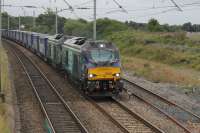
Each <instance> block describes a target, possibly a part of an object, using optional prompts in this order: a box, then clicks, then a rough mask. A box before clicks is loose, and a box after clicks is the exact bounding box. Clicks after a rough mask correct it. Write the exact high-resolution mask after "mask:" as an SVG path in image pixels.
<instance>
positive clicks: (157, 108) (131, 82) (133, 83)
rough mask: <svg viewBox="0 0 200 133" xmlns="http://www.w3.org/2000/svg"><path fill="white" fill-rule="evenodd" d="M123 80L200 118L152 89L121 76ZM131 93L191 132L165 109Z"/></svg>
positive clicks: (188, 131) (199, 118) (189, 132)
mask: <svg viewBox="0 0 200 133" xmlns="http://www.w3.org/2000/svg"><path fill="white" fill-rule="evenodd" d="M123 80H124V81H125V82H128V83H129V84H131V85H133V86H135V87H138V88H140V89H142V90H144V91H145V92H146V93H148V94H151V95H153V96H155V97H157V98H159V99H160V100H162V101H163V102H165V103H167V104H169V105H173V106H175V107H177V108H179V109H181V110H182V111H185V112H186V113H188V114H190V115H192V116H193V117H195V118H197V119H198V120H200V117H199V116H198V115H196V114H194V113H192V112H191V111H189V110H187V109H185V108H183V107H181V106H180V105H178V104H176V103H174V102H172V101H169V100H168V99H166V98H164V97H162V96H160V95H158V94H155V93H154V92H152V91H150V90H147V89H145V88H144V87H142V86H140V85H138V84H137V83H135V82H133V81H130V80H128V79H125V78H123ZM124 90H125V91H128V90H129V89H126V88H124ZM131 95H133V96H135V97H137V98H138V99H140V100H141V101H143V102H144V103H146V104H148V105H150V106H151V107H153V108H154V109H156V110H157V111H159V112H160V113H163V114H164V115H165V116H166V117H168V118H169V119H170V120H172V121H173V122H174V123H176V124H177V125H178V126H180V127H181V128H182V129H184V130H185V132H187V133H192V132H191V131H190V130H189V129H188V128H187V127H185V126H184V125H183V124H182V123H180V122H179V121H178V120H177V119H175V118H174V117H173V116H170V115H169V114H168V113H166V112H165V111H163V110H162V109H160V108H159V107H156V106H155V105H153V104H152V103H150V102H149V101H147V100H145V99H144V98H142V97H140V96H138V95H136V94H134V93H131Z"/></svg>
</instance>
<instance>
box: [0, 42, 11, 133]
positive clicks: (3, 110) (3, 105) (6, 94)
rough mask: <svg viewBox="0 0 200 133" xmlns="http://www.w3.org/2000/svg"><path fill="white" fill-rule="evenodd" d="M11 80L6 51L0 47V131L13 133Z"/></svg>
mask: <svg viewBox="0 0 200 133" xmlns="http://www.w3.org/2000/svg"><path fill="white" fill-rule="evenodd" d="M11 88H12V86H11V79H10V71H9V62H8V56H7V53H6V50H5V49H4V48H3V46H1V45H0V90H1V92H0V93H1V101H0V131H1V132H2V133H11V132H12V131H13V127H14V124H13V123H14V111H13V103H12V98H13V97H12V90H11Z"/></svg>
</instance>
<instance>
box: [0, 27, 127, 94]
mask: <svg viewBox="0 0 200 133" xmlns="http://www.w3.org/2000/svg"><path fill="white" fill-rule="evenodd" d="M2 36H3V38H5V39H8V40H11V41H14V42H16V43H18V44H19V45H22V46H23V47H25V48H27V49H29V50H30V51H32V52H33V53H35V54H36V55H38V56H39V57H40V58H42V59H43V60H44V61H46V62H48V63H49V64H51V65H52V66H53V67H55V68H56V69H59V70H62V71H64V73H65V74H66V76H67V77H68V78H69V79H70V81H73V82H75V83H77V84H78V85H80V88H81V90H82V91H83V92H84V93H85V94H87V95H89V96H113V95H118V94H119V93H120V92H121V91H122V88H123V83H122V81H121V62H120V56H119V50H118V49H117V48H116V46H115V45H114V44H112V43H110V42H107V41H91V40H88V39H87V38H84V37H73V36H64V35H61V34H57V35H54V36H50V35H46V34H40V33H35V32H27V31H18V30H2Z"/></svg>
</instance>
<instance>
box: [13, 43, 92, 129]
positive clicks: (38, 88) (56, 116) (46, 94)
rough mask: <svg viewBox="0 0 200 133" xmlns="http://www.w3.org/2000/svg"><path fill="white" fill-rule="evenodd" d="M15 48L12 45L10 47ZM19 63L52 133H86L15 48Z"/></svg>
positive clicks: (62, 102)
mask: <svg viewBox="0 0 200 133" xmlns="http://www.w3.org/2000/svg"><path fill="white" fill-rule="evenodd" d="M10 47H11V48H12V47H15V46H14V45H12V46H10ZM12 51H13V53H14V55H15V56H16V57H17V58H18V60H19V62H20V63H21V65H22V67H23V69H24V72H25V73H26V75H27V77H28V80H29V82H30V83H31V86H32V88H33V90H34V93H35V95H36V97H37V99H38V101H39V103H40V106H41V109H42V112H43V113H44V116H45V118H46V120H47V121H48V125H49V127H50V130H51V132H52V133H88V131H87V129H86V128H85V127H84V126H83V124H82V123H81V121H80V120H79V119H78V117H77V116H76V115H75V114H74V113H73V111H72V110H71V109H70V107H69V106H68V104H67V103H66V102H65V100H64V99H63V98H62V96H61V95H60V94H59V93H58V92H57V90H56V89H55V88H54V86H53V84H52V83H51V82H50V81H49V80H48V79H47V77H46V76H45V75H44V74H43V73H42V72H41V70H40V69H39V68H38V67H37V66H36V65H34V63H33V62H32V61H31V60H30V59H29V57H27V56H26V55H24V54H23V53H22V52H21V51H20V50H19V49H18V48H17V47H15V48H12Z"/></svg>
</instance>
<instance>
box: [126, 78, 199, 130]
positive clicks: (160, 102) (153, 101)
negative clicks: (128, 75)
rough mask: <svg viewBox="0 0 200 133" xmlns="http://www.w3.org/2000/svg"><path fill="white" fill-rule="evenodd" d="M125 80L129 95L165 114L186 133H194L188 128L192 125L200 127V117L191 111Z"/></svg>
mask: <svg viewBox="0 0 200 133" xmlns="http://www.w3.org/2000/svg"><path fill="white" fill-rule="evenodd" d="M123 80H124V83H127V84H126V86H125V88H124V89H125V90H126V91H128V92H129V95H133V96H135V97H137V98H138V99H140V100H142V101H143V102H144V103H146V104H148V105H150V106H152V107H153V108H155V109H156V110H158V111H159V112H161V113H163V114H164V115H165V116H167V117H168V118H169V119H170V120H172V121H173V122H174V123H175V124H177V125H178V126H179V127H181V128H182V129H184V130H185V132H187V133H192V132H193V131H192V130H191V129H189V128H188V127H190V124H191V123H192V124H195V125H199V126H200V117H199V116H198V115H196V114H194V113H193V112H191V111H190V110H187V109H185V108H183V107H181V106H180V105H178V104H176V103H174V102H172V101H169V100H168V99H166V98H164V97H162V96H160V95H158V94H155V93H154V92H152V91H149V90H147V89H145V88H144V87H141V86H139V85H137V84H136V83H134V82H132V81H129V80H127V79H123ZM130 86H131V87H130ZM130 88H131V89H130Z"/></svg>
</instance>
